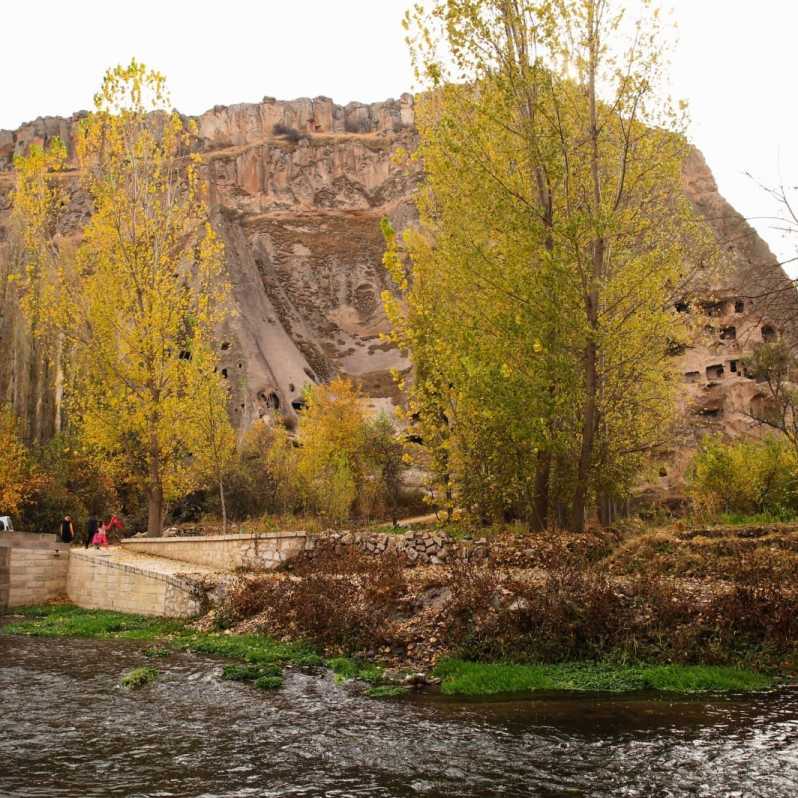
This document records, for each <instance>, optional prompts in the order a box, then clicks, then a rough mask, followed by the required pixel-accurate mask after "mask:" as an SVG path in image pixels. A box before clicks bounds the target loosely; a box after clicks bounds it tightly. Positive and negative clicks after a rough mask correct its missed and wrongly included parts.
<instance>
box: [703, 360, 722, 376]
mask: <svg viewBox="0 0 798 798" xmlns="http://www.w3.org/2000/svg"><path fill="white" fill-rule="evenodd" d="M707 379H708V380H722V379H723V364H722V363H717V364H716V365H714V366H707Z"/></svg>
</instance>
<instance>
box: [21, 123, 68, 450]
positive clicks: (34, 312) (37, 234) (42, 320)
mask: <svg viewBox="0 0 798 798" xmlns="http://www.w3.org/2000/svg"><path fill="white" fill-rule="evenodd" d="M66 158H67V151H66V147H65V146H64V144H63V142H62V141H61V140H60V139H58V138H55V139H53V140H52V141H51V142H50V143H49V144H48V146H47V147H43V146H42V145H41V144H39V143H38V142H34V143H33V144H32V145H31V146H30V149H29V150H28V152H27V154H25V155H24V156H23V155H17V156H16V157H15V159H14V166H15V170H16V189H15V191H14V194H13V203H14V212H13V214H12V242H11V245H10V248H9V249H10V252H11V256H10V261H11V263H10V267H11V268H10V269H9V279H10V281H12V282H14V283H15V284H16V285H15V287H16V292H15V293H16V298H17V300H18V302H19V306H20V309H21V310H22V312H23V315H24V317H25V319H26V320H27V322H28V327H29V331H30V341H31V351H30V354H29V356H28V358H27V360H28V369H29V372H30V373H29V375H28V380H29V382H30V385H31V389H32V390H31V394H32V405H33V406H32V407H30V408H29V418H30V425H29V430H28V435H27V438H28V439H29V440H30V441H32V442H33V443H39V442H41V441H42V439H43V438H44V437H46V428H47V424H46V422H45V419H44V405H45V397H46V396H47V395H48V394H52V395H53V397H54V411H55V412H54V418H53V431H54V432H55V433H58V432H60V430H61V427H62V421H63V413H62V404H63V402H62V400H63V396H64V380H65V373H64V366H65V359H66V358H65V351H64V336H63V335H62V334H61V333H60V332H59V331H57V330H55V331H54V330H53V329H52V325H50V324H49V320H48V313H47V309H48V307H49V306H51V305H52V301H53V298H54V292H56V291H58V285H59V282H60V279H59V277H60V263H61V257H62V251H61V247H60V246H59V234H58V231H59V227H60V222H61V216H62V213H63V211H64V209H65V208H66V205H67V191H66V186H65V183H64V179H63V175H62V174H61V172H62V170H63V167H64V164H65V162H66ZM9 299H10V297H9ZM51 367H52V368H51ZM51 373H52V376H51Z"/></svg>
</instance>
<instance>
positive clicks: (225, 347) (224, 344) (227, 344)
mask: <svg viewBox="0 0 798 798" xmlns="http://www.w3.org/2000/svg"><path fill="white" fill-rule="evenodd" d="M229 348H230V341H222V352H226V351H227V350H228V349H229Z"/></svg>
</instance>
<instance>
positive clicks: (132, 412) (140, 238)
mask: <svg viewBox="0 0 798 798" xmlns="http://www.w3.org/2000/svg"><path fill="white" fill-rule="evenodd" d="M193 136H194V131H193V130H192V126H191V124H190V123H186V121H185V120H184V119H183V118H182V117H181V116H180V115H179V114H178V113H177V112H176V111H173V110H170V104H169V97H168V94H167V91H166V84H165V79H164V77H163V76H162V75H160V74H159V73H158V72H155V71H153V70H149V69H147V68H146V67H145V66H144V65H142V64H139V63H137V62H136V61H135V60H134V61H131V63H130V64H129V65H128V66H125V67H122V66H119V67H116V68H114V69H110V70H109V71H108V72H107V73H106V75H105V78H104V80H103V83H102V86H101V88H100V90H99V92H98V93H97V94H96V96H95V98H94V111H93V112H92V113H91V114H89V115H88V116H87V118H86V119H84V120H83V121H82V123H81V125H80V127H79V130H78V135H77V141H76V151H77V159H78V166H79V169H80V181H81V185H82V188H83V190H84V191H85V192H86V193H87V194H88V197H89V199H90V201H91V216H90V218H89V220H88V222H87V223H86V225H85V227H84V229H83V231H82V237H81V240H80V243H79V245H78V246H77V249H76V251H75V253H74V256H73V257H70V256H69V253H68V248H66V247H60V248H59V259H58V269H57V290H56V291H54V292H51V294H50V299H51V301H50V302H49V303H47V304H46V306H45V308H46V314H47V319H48V323H49V324H50V325H51V326H52V327H53V328H54V329H57V330H59V331H60V333H61V334H63V335H64V337H65V338H66V340H67V342H68V345H69V349H70V362H71V370H72V374H73V378H72V396H71V401H70V412H71V414H72V417H73V421H74V423H75V424H76V426H77V427H78V428H79V431H80V436H81V440H82V442H83V445H84V446H85V447H86V448H87V449H88V450H89V451H91V452H92V454H93V455H94V456H96V457H98V458H101V459H102V460H103V461H104V462H105V464H106V469H107V470H110V471H111V472H112V473H114V474H115V475H116V476H117V478H118V479H123V478H126V479H128V480H132V481H133V482H134V483H135V484H136V485H138V486H139V487H140V488H141V489H143V491H144V492H145V493H146V496H147V503H148V532H149V534H151V535H158V534H160V531H161V526H162V521H163V515H164V508H165V501H168V500H169V499H170V498H173V497H176V496H178V495H180V494H181V493H182V491H184V490H185V488H186V487H187V486H188V485H189V483H190V481H191V479H192V468H191V465H192V458H191V455H192V454H193V455H194V459H195V460H196V459H197V458H200V459H201V458H202V456H203V455H205V454H206V452H203V451H200V448H199V447H205V448H208V447H210V448H213V446H215V445H216V444H217V443H218V442H219V440H220V438H219V437H218V436H217V435H216V434H214V435H212V436H206V435H203V434H201V433H202V429H206V430H207V429H208V428H209V426H208V424H207V423H206V422H207V421H208V418H207V416H208V414H211V415H212V416H213V419H214V429H215V431H216V430H224V429H226V426H225V425H227V427H229V421H228V419H227V416H226V407H225V402H226V399H225V397H226V391H225V390H224V389H223V388H222V385H223V383H222V382H221V379H222V378H221V375H220V374H218V373H217V372H216V370H215V363H216V358H215V354H214V350H213V336H214V330H215V329H217V327H218V325H219V324H220V323H221V321H222V320H223V317H224V315H225V312H226V295H227V286H226V282H225V279H224V269H223V248H222V244H221V242H220V241H219V240H218V238H217V236H216V234H215V232H214V230H213V227H212V225H211V221H210V216H209V211H208V207H207V204H206V202H205V196H204V195H205V191H204V186H203V183H202V182H201V179H200V175H199V171H198V167H199V156H197V155H195V154H193V153H192V142H193ZM29 157H30V156H29ZM29 165H30V164H29V163H28V162H27V161H24V160H23V161H22V162H21V163H20V164H19V165H18V170H19V173H20V175H24V174H25V173H26V170H27V169H28V167H29ZM28 185H36V183H35V181H25V180H22V179H20V181H19V182H18V190H17V195H16V198H15V203H16V206H17V209H18V213H19V215H20V217H21V219H22V221H23V225H24V226H26V228H27V229H28V230H29V231H30V232H31V235H32V241H31V242H29V243H28V249H29V250H30V251H31V252H35V251H36V246H38V242H39V240H40V236H39V235H38V234H37V233H36V230H37V225H36V218H35V216H33V215H32V214H31V213H30V211H29V209H30V208H32V207H35V203H32V202H31V201H30V191H29V190H28V188H27V186H28ZM200 385H205V386H206V387H208V390H206V391H205V395H204V396H203V398H202V404H203V407H202V413H198V411H197V409H196V402H197V399H196V393H197V386H200ZM206 399H207V402H210V406H209V407H205V406H204V404H207V402H206V401H205V400H206ZM200 422H202V423H200ZM217 422H218V423H217Z"/></svg>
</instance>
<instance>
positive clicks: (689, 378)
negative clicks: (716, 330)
mask: <svg viewBox="0 0 798 798" xmlns="http://www.w3.org/2000/svg"><path fill="white" fill-rule="evenodd" d="M739 365H740V364H739V361H737V360H730V361H729V371H730V372H731V373H732V374H739V373H740V371H739ZM725 374H726V369H725V367H724V365H723V363H715V364H713V365H711V366H707V368H706V377H707V380H708V381H709V382H714V381H715V380H722V379H723V377H724V375H725ZM743 376H748V375H747V374H743ZM684 379H685V382H700V381H701V372H700V371H688V372H686V373H685V375H684Z"/></svg>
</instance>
